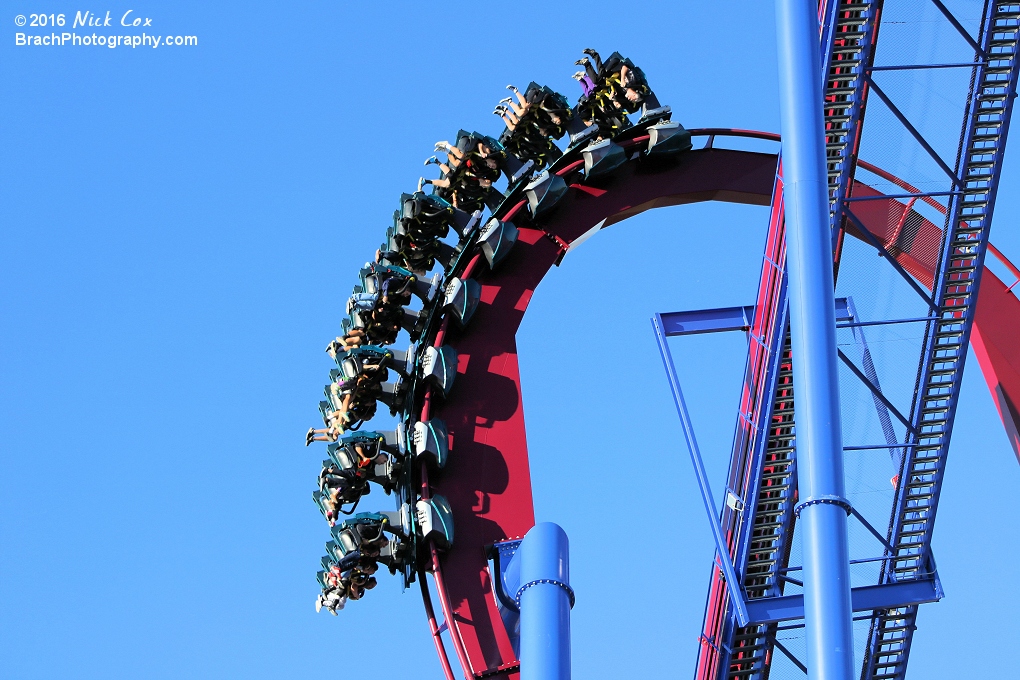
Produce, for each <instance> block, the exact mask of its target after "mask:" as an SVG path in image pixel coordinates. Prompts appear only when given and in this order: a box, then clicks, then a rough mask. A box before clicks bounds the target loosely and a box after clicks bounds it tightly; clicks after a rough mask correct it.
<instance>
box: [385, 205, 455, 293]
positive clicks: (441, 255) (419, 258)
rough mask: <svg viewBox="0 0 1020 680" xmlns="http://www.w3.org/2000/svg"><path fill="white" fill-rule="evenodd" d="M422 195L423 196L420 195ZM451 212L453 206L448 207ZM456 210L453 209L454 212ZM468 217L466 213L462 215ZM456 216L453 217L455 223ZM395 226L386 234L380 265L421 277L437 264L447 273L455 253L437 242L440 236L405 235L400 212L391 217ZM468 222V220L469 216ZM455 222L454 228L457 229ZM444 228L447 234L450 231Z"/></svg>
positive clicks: (405, 228)
mask: <svg viewBox="0 0 1020 680" xmlns="http://www.w3.org/2000/svg"><path fill="white" fill-rule="evenodd" d="M423 195H424V194H423ZM451 208H452V206H451ZM454 210H456V209H454ZM463 214H465V215H467V213H463ZM458 215H459V213H456V212H455V213H454V219H455V220H456V218H457V216H458ZM393 220H394V224H393V226H392V227H390V228H389V229H387V230H386V242H385V243H384V244H383V245H382V247H381V248H380V261H381V262H382V263H386V264H398V265H400V266H402V267H406V268H407V269H409V270H411V271H412V272H414V273H415V274H421V275H424V274H425V272H427V271H429V270H430V269H432V267H433V266H434V265H435V263H436V262H439V263H440V264H441V265H442V266H443V268H444V269H448V268H449V266H450V262H451V261H452V259H453V256H454V255H456V253H457V250H456V249H455V248H454V247H453V246H451V245H449V244H447V243H445V242H443V241H440V240H439V238H440V237H439V236H427V235H423V234H418V235H417V236H415V235H414V234H413V233H409V232H408V228H407V226H406V225H405V224H403V223H402V222H401V221H400V211H399V210H398V211H397V212H396V213H394V217H393ZM468 220H470V216H468ZM456 224H457V223H456V222H455V223H454V225H453V226H456ZM449 226H450V225H448V226H447V232H445V233H448V231H449Z"/></svg>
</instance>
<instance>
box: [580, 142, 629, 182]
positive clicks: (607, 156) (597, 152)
mask: <svg viewBox="0 0 1020 680" xmlns="http://www.w3.org/2000/svg"><path fill="white" fill-rule="evenodd" d="M581 155H582V156H583V157H584V178H585V180H586V181H588V180H595V179H598V178H599V177H603V176H605V175H608V174H610V173H611V172H613V171H614V170H616V169H617V168H618V167H620V166H621V165H623V164H624V163H626V162H627V152H626V151H624V149H623V147H622V146H620V145H619V144H616V143H615V142H613V140H611V139H601V140H599V141H597V142H592V143H591V144H589V145H588V146H586V147H585V148H584V151H582V152H581Z"/></svg>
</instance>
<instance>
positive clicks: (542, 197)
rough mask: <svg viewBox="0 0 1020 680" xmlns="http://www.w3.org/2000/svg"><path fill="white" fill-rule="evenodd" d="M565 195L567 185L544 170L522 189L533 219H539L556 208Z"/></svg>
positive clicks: (556, 176) (558, 177) (557, 176)
mask: <svg viewBox="0 0 1020 680" xmlns="http://www.w3.org/2000/svg"><path fill="white" fill-rule="evenodd" d="M566 195H567V183H566V182H565V181H564V179H563V178H562V177H560V176H559V175H554V174H552V173H550V172H549V171H548V170H544V171H542V172H540V173H539V174H538V175H536V176H535V178H534V179H532V180H531V181H530V182H528V184H527V186H525V187H524V196H525V198H527V200H528V208H529V209H530V210H531V214H532V215H533V216H534V217H540V216H541V215H544V214H546V213H548V212H549V211H551V210H552V209H553V208H555V207H556V204H557V203H559V202H560V200H561V199H562V198H563V197H564V196H566Z"/></svg>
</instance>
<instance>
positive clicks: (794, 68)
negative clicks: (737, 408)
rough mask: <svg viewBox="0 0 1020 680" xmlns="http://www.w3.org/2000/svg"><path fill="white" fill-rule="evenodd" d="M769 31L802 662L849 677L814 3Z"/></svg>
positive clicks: (792, 11) (818, 676)
mask: <svg viewBox="0 0 1020 680" xmlns="http://www.w3.org/2000/svg"><path fill="white" fill-rule="evenodd" d="M776 32H777V43H778V53H779V55H778V56H779V96H780V111H781V114H782V118H781V120H782V134H783V181H784V194H783V203H784V206H785V208H786V225H787V231H786V233H787V256H786V257H787V271H788V273H789V291H790V332H791V337H792V343H793V384H794V390H795V394H796V397H795V400H794V413H795V420H796V428H797V480H798V486H799V491H800V501H801V502H800V503H799V504H798V508H797V510H798V512H799V517H800V526H801V529H802V532H803V533H802V536H803V542H804V619H805V624H806V627H807V666H808V671H809V677H810V678H812V679H813V680H853V676H854V671H853V669H854V659H853V630H852V616H853V615H852V609H851V603H850V565H849V550H848V545H847V511H848V509H849V503H848V502H847V501H846V499H845V498H844V482H843V444H842V432H841V427H840V416H839V382H838V373H837V365H836V320H835V316H834V314H833V310H834V305H833V277H832V266H833V258H832V238H831V234H830V232H829V201H828V185H827V181H826V179H827V175H826V166H825V134H824V124H823V117H822V77H823V74H822V67H821V60H820V57H819V50H818V35H819V24H818V5H817V2H814V1H813V0H776Z"/></svg>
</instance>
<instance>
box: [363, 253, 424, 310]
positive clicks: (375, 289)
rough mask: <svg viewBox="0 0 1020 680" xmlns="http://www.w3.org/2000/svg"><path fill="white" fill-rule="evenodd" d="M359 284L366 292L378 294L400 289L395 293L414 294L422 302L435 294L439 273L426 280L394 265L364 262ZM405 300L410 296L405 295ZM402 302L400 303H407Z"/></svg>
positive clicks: (386, 294)
mask: <svg viewBox="0 0 1020 680" xmlns="http://www.w3.org/2000/svg"><path fill="white" fill-rule="evenodd" d="M360 275H361V286H362V288H363V290H364V291H365V292H366V293H373V294H380V293H383V294H384V295H385V296H386V297H391V296H393V294H390V292H389V291H390V290H391V289H393V290H398V291H400V292H399V293H397V294H396V295H399V296H400V297H402V298H403V297H404V296H405V295H406V296H410V295H411V294H414V295H416V296H417V297H418V298H419V299H421V301H422V302H430V301H431V300H432V298H434V297H435V296H436V291H437V290H438V289H439V281H440V278H441V277H440V275H439V274H436V275H435V276H434V277H432V280H431V281H426V280H424V279H422V278H420V277H418V276H417V275H415V274H414V273H413V272H411V271H409V270H407V269H404V268H403V267H397V266H394V265H386V264H378V263H376V262H366V263H365V266H364V267H362V269H361V272H360ZM404 299H407V302H410V298H409V297H406V298H404ZM407 302H403V303H401V304H407Z"/></svg>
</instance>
